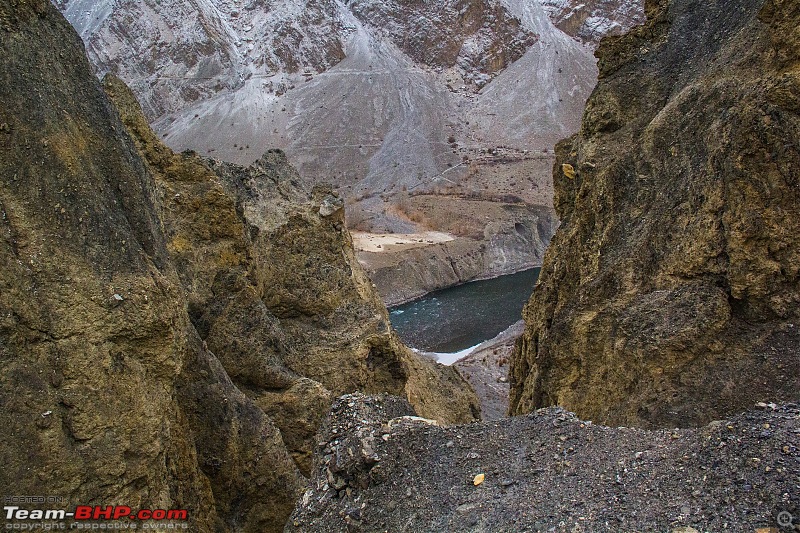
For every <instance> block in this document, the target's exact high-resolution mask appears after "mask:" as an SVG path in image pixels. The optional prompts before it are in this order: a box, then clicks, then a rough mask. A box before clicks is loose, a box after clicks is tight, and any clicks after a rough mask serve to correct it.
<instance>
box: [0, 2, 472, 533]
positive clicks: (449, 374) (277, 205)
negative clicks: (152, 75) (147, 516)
mask: <svg viewBox="0 0 800 533" xmlns="http://www.w3.org/2000/svg"><path fill="white" fill-rule="evenodd" d="M0 52H1V54H0V55H1V56H2V58H3V63H4V68H3V69H2V70H1V71H0V102H1V103H2V105H0V180H2V181H1V182H0V183H2V186H1V187H0V262H1V263H2V265H3V267H2V269H0V287H1V288H2V289H0V382H2V393H0V405H2V406H3V409H2V413H1V414H0V425H1V426H2V428H3V430H2V432H3V437H2V439H0V442H1V443H2V444H0V457H2V460H3V465H4V468H3V470H2V474H0V486H4V487H12V486H13V487H15V491H17V493H19V494H53V495H59V496H63V497H64V498H65V502H66V503H65V505H75V504H76V502H97V503H98V504H102V505H114V504H119V505H128V506H131V507H134V508H163V509H171V508H186V509H188V510H189V517H190V528H191V530H192V531H199V532H204V531H209V532H210V531H243V532H244V531H247V532H262V531H276V530H280V529H282V528H283V525H284V523H285V521H286V518H287V517H288V515H289V513H290V512H291V509H292V507H293V505H294V501H295V499H296V497H297V496H298V494H299V493H300V491H301V489H302V487H303V485H304V483H305V479H304V478H303V476H302V472H303V471H305V472H308V470H309V468H310V453H311V448H312V446H313V435H314V433H315V431H316V429H317V425H318V424H319V423H320V422H321V421H322V420H323V418H324V415H325V413H326V412H327V410H328V407H329V405H330V402H331V400H332V399H333V398H334V397H335V396H336V395H339V394H343V393H346V392H351V391H353V390H355V389H362V390H366V391H370V392H376V393H377V392H384V391H389V392H392V393H394V394H398V395H402V396H405V397H406V398H408V400H409V401H410V402H411V404H412V405H414V406H415V409H416V410H417V411H418V412H420V413H423V414H424V415H425V416H428V417H431V418H437V419H439V420H441V421H442V422H443V423H454V422H464V421H469V420H472V419H474V418H475V417H477V416H479V412H480V411H479V407H478V402H477V400H476V399H475V397H474V394H473V393H472V391H471V390H470V389H469V387H468V386H466V384H465V383H464V382H463V380H462V379H461V377H460V375H459V374H458V373H457V372H456V371H455V370H453V369H450V368H446V367H442V366H441V365H436V364H434V363H432V362H427V361H423V360H421V359H419V358H417V356H415V355H414V354H413V353H412V352H410V351H409V350H408V349H407V348H405V347H404V346H403V345H402V344H401V343H400V342H399V341H398V340H397V338H396V336H395V334H394V333H393V332H392V331H391V329H390V327H389V326H388V324H389V321H388V317H387V316H386V309H385V307H383V306H382V304H381V302H380V300H379V298H378V296H377V294H376V293H375V291H374V289H373V288H372V286H371V285H370V283H369V282H368V279H367V278H366V275H365V274H364V273H363V271H362V270H361V269H360V267H358V264H357V262H356V261H355V258H354V252H353V248H352V242H351V241H350V237H349V234H348V233H347V232H346V230H345V229H344V227H343V220H344V214H343V210H342V209H341V204H342V203H341V201H339V200H338V199H337V198H336V197H335V195H334V193H333V192H332V191H331V190H330V189H326V188H324V187H318V188H316V189H315V190H314V191H311V192H308V191H305V190H304V189H302V188H301V187H299V186H298V184H297V173H296V172H295V171H294V170H293V169H292V168H291V167H290V166H289V165H288V164H287V163H286V161H285V157H284V156H283V154H282V153H280V152H279V151H272V152H268V153H266V154H265V155H264V156H263V157H262V158H261V159H260V160H259V161H257V162H256V163H254V164H253V165H252V166H250V167H249V168H243V167H239V166H236V165H230V164H225V163H220V162H215V161H210V160H203V159H201V158H199V157H197V156H196V155H194V154H192V153H183V154H175V153H173V152H172V151H171V150H169V149H168V148H166V147H165V146H164V145H163V144H161V142H160V141H159V140H158V139H156V138H155V136H154V135H153V133H152V131H150V129H149V127H148V126H147V122H146V120H145V118H144V115H143V114H142V112H141V108H140V107H139V105H138V103H137V102H136V100H135V99H134V98H133V97H132V94H131V93H130V91H129V90H128V89H127V87H125V86H124V84H122V83H121V82H120V81H119V80H117V79H115V78H114V77H108V78H106V80H105V82H104V87H101V86H100V85H99V83H98V82H97V80H96V78H95V77H94V76H93V74H92V72H91V69H90V67H89V64H88V62H87V60H86V57H85V54H84V50H83V47H82V44H81V41H80V39H79V37H78V36H77V34H76V33H75V32H74V30H73V29H72V28H71V27H70V26H69V25H68V24H67V22H66V21H65V20H64V19H63V17H62V16H61V15H60V14H59V13H58V12H57V11H56V9H55V8H54V7H53V6H52V5H51V4H50V3H49V2H47V1H34V0H30V1H24V0H15V1H13V2H5V3H2V4H0ZM103 89H105V92H104V91H103ZM112 100H113V103H112Z"/></svg>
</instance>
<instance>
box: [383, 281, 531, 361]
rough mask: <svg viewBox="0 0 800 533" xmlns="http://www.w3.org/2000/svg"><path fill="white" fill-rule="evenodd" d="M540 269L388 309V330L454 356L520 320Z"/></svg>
mask: <svg viewBox="0 0 800 533" xmlns="http://www.w3.org/2000/svg"><path fill="white" fill-rule="evenodd" d="M539 270H540V269H539V268H532V269H530V270H525V271H522V272H518V273H517V274H509V275H507V276H500V277H499V278H493V279H487V280H483V281H472V282H470V283H465V284H464V285H458V286H456V287H450V288H447V289H442V290H439V291H435V292H432V293H429V294H427V295H425V296H423V297H422V298H420V299H418V300H414V301H412V302H408V303H405V304H402V305H398V306H396V307H391V308H390V309H389V316H390V317H391V320H392V326H394V329H395V330H396V331H397V333H398V335H400V338H401V339H403V342H405V343H406V344H407V345H408V346H410V347H412V348H415V349H417V350H421V351H426V352H437V353H453V352H459V351H461V350H464V349H466V348H471V347H473V346H475V345H478V344H480V343H481V342H483V341H485V340H488V339H491V338H493V337H495V336H496V335H497V334H498V333H500V332H501V331H503V330H505V329H506V328H508V327H509V326H511V325H512V324H513V323H514V322H516V321H518V320H519V319H520V317H521V313H522V307H523V306H524V305H525V302H527V301H528V298H530V296H531V293H532V292H533V287H534V285H535V284H536V280H537V279H538V277H539Z"/></svg>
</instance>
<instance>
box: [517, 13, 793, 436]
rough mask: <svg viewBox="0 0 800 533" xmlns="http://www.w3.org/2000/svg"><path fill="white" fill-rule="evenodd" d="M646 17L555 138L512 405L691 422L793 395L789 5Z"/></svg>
mask: <svg viewBox="0 0 800 533" xmlns="http://www.w3.org/2000/svg"><path fill="white" fill-rule="evenodd" d="M646 10H647V16H648V21H647V23H646V24H645V25H644V26H641V27H637V28H635V29H634V30H632V31H631V32H630V33H629V34H627V35H625V36H623V37H612V38H608V39H606V40H605V41H603V43H602V44H601V45H600V48H599V49H598V52H597V55H598V57H599V67H600V82H599V84H598V86H597V88H596V89H595V91H594V93H593V95H592V96H591V98H590V99H589V102H588V104H587V109H586V113H585V115H584V119H583V125H582V127H581V131H580V133H579V134H578V135H576V136H574V137H573V138H571V139H569V140H566V141H564V142H562V143H561V144H560V145H559V146H558V148H557V153H558V161H557V164H556V166H555V170H554V179H555V190H556V200H555V207H556V210H557V212H558V215H559V218H561V221H562V224H561V227H560V228H559V230H558V231H557V233H556V235H555V237H554V239H553V241H552V245H551V247H550V248H549V249H548V252H547V254H546V255H545V261H544V266H543V268H542V272H541V276H540V278H539V284H538V287H537V289H536V291H535V292H534V294H533V296H532V299H531V301H530V303H529V304H528V306H527V307H526V310H525V312H524V316H525V321H526V323H527V328H526V331H525V334H524V335H523V337H522V339H521V341H520V342H519V343H518V345H517V348H516V350H515V353H514V356H513V360H512V372H511V376H510V377H511V389H512V396H511V406H510V412H511V413H512V414H521V413H526V412H530V411H532V410H534V409H536V408H537V407H542V406H547V405H555V404H557V405H563V406H565V407H567V408H569V409H571V410H574V411H575V412H577V413H578V414H579V415H580V416H581V417H583V418H588V419H592V420H595V421H596V422H602V423H609V424H626V425H627V424H636V425H643V426H652V425H657V426H687V425H693V424H698V423H702V422H706V421H708V420H712V419H716V418H720V417H723V416H726V415H728V414H730V413H733V412H736V411H738V410H741V409H743V408H745V407H746V406H748V405H752V403H753V402H754V401H760V400H770V399H771V400H773V401H777V400H780V399H783V400H791V399H796V398H797V396H798V391H800V357H798V353H800V286H799V285H798V275H799V274H798V264H800V263H798V259H800V245H799V244H798V240H797V238H796V235H797V233H798V230H800V197H798V184H797V180H798V176H800V149H799V148H798V145H797V139H798V138H800V115H799V114H798V112H799V111H800V91H799V90H798V87H800V81H799V80H800V52H799V51H800V33H798V27H800V5H798V4H797V2H787V1H781V0H767V1H761V0H736V1H735V2H729V3H727V4H725V6H722V5H718V4H714V3H698V2H690V1H686V0H671V1H666V0H661V1H658V2H657V1H650V2H648V3H647V6H646Z"/></svg>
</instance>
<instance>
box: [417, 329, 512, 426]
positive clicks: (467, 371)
mask: <svg viewBox="0 0 800 533" xmlns="http://www.w3.org/2000/svg"><path fill="white" fill-rule="evenodd" d="M524 330H525V322H524V321H523V320H521V319H520V320H518V321H517V322H515V323H514V324H512V325H511V326H509V327H508V328H506V329H505V330H503V331H501V332H500V333H498V334H497V336H495V337H494V338H492V339H489V340H487V341H484V342H482V343H480V344H479V345H477V346H473V347H471V348H467V349H465V350H461V351H459V352H455V353H435V352H419V353H420V354H422V355H425V356H427V357H430V358H431V359H433V360H435V361H436V362H438V363H441V364H443V365H451V366H453V367H455V368H456V369H457V370H458V372H459V374H461V376H462V377H463V378H464V379H466V380H467V381H468V382H469V384H470V385H471V386H472V389H473V390H474V391H475V395H476V396H477V397H478V399H479V400H480V402H481V420H484V421H486V420H498V419H500V418H504V417H505V416H506V415H507V412H508V392H509V386H508V362H509V360H510V357H511V352H512V350H513V349H514V343H515V342H516V341H517V339H518V338H519V337H520V335H522V332H523V331H524Z"/></svg>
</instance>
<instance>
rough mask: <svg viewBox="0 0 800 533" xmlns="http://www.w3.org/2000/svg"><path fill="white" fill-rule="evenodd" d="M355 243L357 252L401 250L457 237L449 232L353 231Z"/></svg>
mask: <svg viewBox="0 0 800 533" xmlns="http://www.w3.org/2000/svg"><path fill="white" fill-rule="evenodd" d="M351 234H352V235H353V244H354V246H355V249H356V251H357V252H373V253H380V252H400V251H402V250H410V249H412V248H421V247H423V246H430V245H431V244H439V243H442V242H448V241H452V240H454V239H455V237H454V236H453V235H451V234H449V233H443V232H441V231H426V232H424V233H366V232H363V231H353V232H351Z"/></svg>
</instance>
